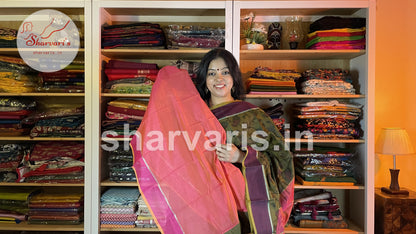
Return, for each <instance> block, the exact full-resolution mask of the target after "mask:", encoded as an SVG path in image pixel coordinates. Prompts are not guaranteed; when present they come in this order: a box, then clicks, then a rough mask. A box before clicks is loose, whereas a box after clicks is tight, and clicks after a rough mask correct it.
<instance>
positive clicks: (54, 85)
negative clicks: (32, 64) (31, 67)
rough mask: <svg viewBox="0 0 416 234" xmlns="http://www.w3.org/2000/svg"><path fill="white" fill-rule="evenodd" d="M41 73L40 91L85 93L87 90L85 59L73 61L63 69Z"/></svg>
mask: <svg viewBox="0 0 416 234" xmlns="http://www.w3.org/2000/svg"><path fill="white" fill-rule="evenodd" d="M39 75H40V77H41V79H40V84H39V87H38V91H39V92H49V93H83V92H84V90H85V88H84V86H85V75H84V61H73V62H72V63H71V64H69V65H68V66H66V67H65V68H63V69H62V70H59V71H56V72H41V73H39Z"/></svg>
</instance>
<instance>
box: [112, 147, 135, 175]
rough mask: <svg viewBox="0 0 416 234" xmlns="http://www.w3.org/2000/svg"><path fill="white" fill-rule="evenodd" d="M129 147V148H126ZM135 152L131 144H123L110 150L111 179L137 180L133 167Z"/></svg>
mask: <svg viewBox="0 0 416 234" xmlns="http://www.w3.org/2000/svg"><path fill="white" fill-rule="evenodd" d="M126 147H127V149H125V148H126ZM132 166H133V153H132V152H131V148H130V146H129V145H123V144H121V145H120V146H119V147H118V148H117V149H115V150H110V151H108V168H109V169H110V172H109V178H110V180H111V181H118V182H122V181H136V174H135V173H134V170H133V168H132Z"/></svg>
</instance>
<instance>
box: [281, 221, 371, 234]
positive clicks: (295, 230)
mask: <svg viewBox="0 0 416 234" xmlns="http://www.w3.org/2000/svg"><path fill="white" fill-rule="evenodd" d="M347 223H348V225H349V228H348V229H333V228H300V227H297V226H295V225H293V224H289V225H288V226H287V227H285V233H305V234H312V233H316V234H321V233H356V234H363V233H364V231H363V230H361V229H360V228H359V227H357V226H356V225H355V224H353V223H351V222H349V221H348V220H347Z"/></svg>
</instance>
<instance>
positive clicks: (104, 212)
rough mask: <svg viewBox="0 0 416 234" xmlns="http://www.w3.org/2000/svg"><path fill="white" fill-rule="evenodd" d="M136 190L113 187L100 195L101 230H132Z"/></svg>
mask: <svg viewBox="0 0 416 234" xmlns="http://www.w3.org/2000/svg"><path fill="white" fill-rule="evenodd" d="M139 196H140V192H139V189H138V188H127V187H118V188H117V187H113V188H110V189H108V190H107V191H105V192H104V193H103V194H102V195H101V207H100V219H101V222H100V223H101V228H134V227H135V222H136V220H137V214H136V211H137V200H138V198H139Z"/></svg>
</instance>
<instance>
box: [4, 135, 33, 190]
mask: <svg viewBox="0 0 416 234" xmlns="http://www.w3.org/2000/svg"><path fill="white" fill-rule="evenodd" d="M29 147H30V146H29V145H27V144H17V143H10V144H1V145H0V182H16V180H17V173H16V169H17V167H18V166H19V164H20V162H21V161H22V159H23V157H24V156H25V155H26V154H27V153H28V152H29Z"/></svg>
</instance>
